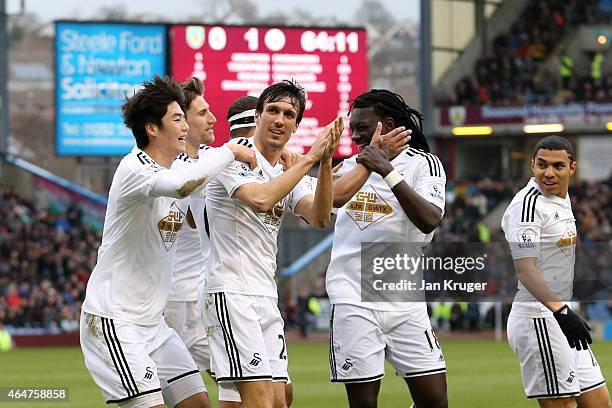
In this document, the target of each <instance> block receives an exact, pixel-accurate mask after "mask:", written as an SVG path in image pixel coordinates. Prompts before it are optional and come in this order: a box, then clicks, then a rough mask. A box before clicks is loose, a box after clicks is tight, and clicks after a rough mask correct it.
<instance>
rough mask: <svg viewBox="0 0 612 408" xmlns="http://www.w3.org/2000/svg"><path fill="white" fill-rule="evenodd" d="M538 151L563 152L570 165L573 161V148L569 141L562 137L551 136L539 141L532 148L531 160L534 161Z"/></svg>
mask: <svg viewBox="0 0 612 408" xmlns="http://www.w3.org/2000/svg"><path fill="white" fill-rule="evenodd" d="M540 149H546V150H565V151H566V152H567V155H568V157H569V159H570V163H571V162H573V161H574V147H573V146H572V144H571V143H570V142H569V140H567V139H566V138H564V137H561V136H556V135H553V136H546V137H545V138H543V139H540V141H539V142H538V143H537V144H536V145H535V147H534V148H533V157H532V159H535V157H536V155H537V154H538V150H540Z"/></svg>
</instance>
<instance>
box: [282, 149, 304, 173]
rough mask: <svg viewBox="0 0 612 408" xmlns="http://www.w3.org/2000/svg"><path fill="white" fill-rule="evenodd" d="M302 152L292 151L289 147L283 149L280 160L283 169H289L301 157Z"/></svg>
mask: <svg viewBox="0 0 612 408" xmlns="http://www.w3.org/2000/svg"><path fill="white" fill-rule="evenodd" d="M301 156H302V155H301V154H297V153H293V152H290V151H289V150H287V149H283V151H282V152H281V158H280V162H281V164H282V165H283V171H287V170H289V169H290V168H291V167H293V165H294V164H295V163H296V162H297V161H298V159H299V158H300V157H301Z"/></svg>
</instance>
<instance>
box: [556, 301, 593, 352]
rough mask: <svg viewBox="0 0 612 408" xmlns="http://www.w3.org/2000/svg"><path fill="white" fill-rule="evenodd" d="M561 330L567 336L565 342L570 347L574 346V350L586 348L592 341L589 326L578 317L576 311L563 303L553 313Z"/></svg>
mask: <svg viewBox="0 0 612 408" xmlns="http://www.w3.org/2000/svg"><path fill="white" fill-rule="evenodd" d="M553 316H555V319H556V320H557V323H559V327H561V331H562V332H563V334H565V337H567V342H568V343H569V345H570V347H575V348H576V350H586V349H588V348H589V344H591V343H592V342H593V339H592V338H591V333H589V332H590V331H591V328H590V327H589V325H588V324H587V323H586V322H585V321H584V320H582V318H580V316H578V315H577V314H576V313H574V312H573V311H572V309H570V308H569V306H568V305H564V306H563V307H562V308H561V309H559V310H557V311H556V312H554V313H553Z"/></svg>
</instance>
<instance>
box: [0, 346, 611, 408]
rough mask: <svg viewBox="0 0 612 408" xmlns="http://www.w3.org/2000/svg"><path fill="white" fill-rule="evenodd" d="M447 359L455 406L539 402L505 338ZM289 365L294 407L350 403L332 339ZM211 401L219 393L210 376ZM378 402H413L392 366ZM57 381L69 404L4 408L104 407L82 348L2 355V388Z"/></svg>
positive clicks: (299, 350)
mask: <svg viewBox="0 0 612 408" xmlns="http://www.w3.org/2000/svg"><path fill="white" fill-rule="evenodd" d="M442 347H443V349H444V354H445V357H446V361H447V366H448V373H447V380H448V396H449V406H450V407H460V408H479V407H487V408H494V407H503V408H515V407H517V408H518V407H535V406H537V404H536V403H535V402H534V401H527V399H525V397H524V395H523V389H522V385H521V379H520V373H519V367H518V362H517V360H516V358H515V356H514V354H513V353H512V351H511V350H510V348H509V346H508V344H507V343H506V342H500V343H495V342H490V341H446V342H444V341H443V342H442ZM288 348H289V370H290V374H291V377H292V379H293V382H294V387H295V388H294V394H295V399H294V403H293V405H292V406H293V407H295V408H326V407H333V408H337V407H346V406H347V405H348V404H347V402H346V396H345V394H344V387H343V386H342V385H338V384H331V383H330V382H329V371H328V366H327V364H328V359H327V344H326V343H320V342H316V343H315V342H312V343H309V342H306V343H304V342H300V343H290V344H289V347H288ZM593 350H594V353H595V355H596V356H597V359H598V360H599V363H600V364H601V366H602V368H603V370H604V376H605V377H606V378H610V376H611V375H612V342H608V343H605V342H596V344H594V346H593ZM206 384H207V387H208V389H209V392H210V396H211V400H212V401H213V404H214V405H215V406H216V403H215V402H216V397H217V392H216V388H215V386H214V385H213V383H212V382H211V381H210V379H209V378H208V377H207V378H206ZM382 384H383V385H382V388H381V393H380V397H379V407H381V408H386V407H393V408H395V407H398V408H399V407H408V406H409V405H410V402H411V400H410V396H409V394H408V390H407V388H406V386H405V383H404V382H403V380H402V379H400V378H398V377H397V376H395V375H394V373H393V370H392V369H391V367H390V366H387V373H386V376H385V378H384V379H383V383H382ZM9 386H33V387H34V386H35V387H44V386H49V387H51V386H56V387H69V388H70V401H69V402H67V403H57V402H56V403H43V402H39V403H7V402H0V408H9V407H15V408H25V407H33V408H44V407H49V408H63V407H74V408H77V407H78V408H85V407H87V408H89V407H91V408H95V407H105V406H106V404H105V403H104V401H103V398H102V394H101V393H100V391H99V390H98V388H97V387H96V386H95V384H94V383H93V381H92V380H91V377H90V376H89V374H88V373H87V370H86V369H85V366H84V364H83V357H82V355H81V351H80V349H78V348H39V349H16V350H13V351H11V352H8V353H1V354H0V387H9Z"/></svg>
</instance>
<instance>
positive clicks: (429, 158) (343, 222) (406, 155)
mask: <svg viewBox="0 0 612 408" xmlns="http://www.w3.org/2000/svg"><path fill="white" fill-rule="evenodd" d="M355 159H356V156H355V157H351V158H350V159H346V160H345V161H344V164H343V165H342V167H341V169H340V175H342V174H344V173H347V172H349V171H351V170H352V169H353V168H354V167H355V166H356V164H357V163H356V161H355ZM391 164H392V165H393V167H394V168H395V170H396V171H397V172H398V173H399V174H400V175H402V177H403V178H404V181H405V182H406V183H408V185H409V186H410V187H411V188H412V189H414V190H415V191H416V193H417V194H419V195H420V196H421V197H423V198H424V199H425V200H427V201H429V202H430V203H433V204H434V205H435V206H437V207H439V208H440V209H441V210H442V212H443V213H444V202H445V184H446V174H445V172H444V168H443V167H442V163H441V162H440V160H439V159H438V158H437V157H436V156H435V155H433V154H430V153H425V152H423V151H421V150H417V149H412V148H409V149H408V150H406V151H405V152H402V153H400V154H399V155H398V156H397V157H396V158H394V159H393V160H392V161H391ZM432 238H433V232H431V233H429V234H424V233H423V232H421V231H420V230H419V229H418V228H417V227H416V226H415V225H414V224H413V223H412V221H410V219H409V218H408V216H407V215H406V213H405V212H404V210H403V209H402V207H401V205H400V203H399V201H398V200H397V198H396V197H395V195H394V194H393V191H391V189H390V188H389V186H388V185H387V183H385V181H384V179H383V178H382V176H380V175H379V174H377V173H372V174H371V175H370V177H369V178H368V180H367V181H366V182H365V184H364V185H363V186H362V187H361V188H360V189H359V191H358V192H357V193H356V194H355V195H354V196H353V197H352V198H351V200H350V201H349V202H348V203H346V204H345V205H344V206H343V207H342V208H339V209H338V212H337V218H336V227H335V231H334V244H333V247H332V253H331V262H330V264H329V267H328V269H327V276H326V282H325V284H326V288H327V293H328V294H329V299H330V301H331V303H332V304H352V305H357V306H361V307H366V308H369V309H376V310H390V311H392V310H408V309H410V308H413V307H419V305H418V304H415V303H414V302H362V300H361V243H362V242H405V243H415V242H416V243H419V242H422V243H423V244H424V245H423V246H425V244H427V243H429V242H431V240H432ZM415 255H417V256H419V255H418V254H415Z"/></svg>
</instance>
